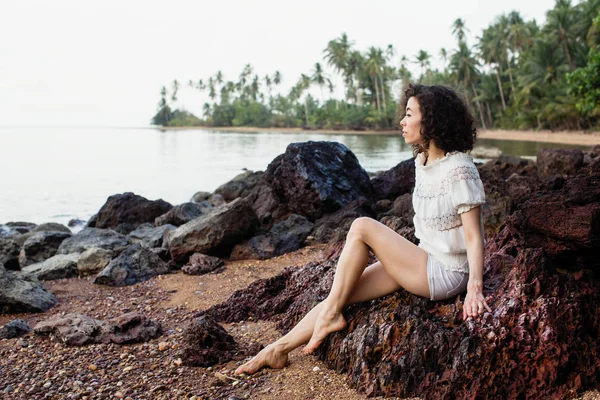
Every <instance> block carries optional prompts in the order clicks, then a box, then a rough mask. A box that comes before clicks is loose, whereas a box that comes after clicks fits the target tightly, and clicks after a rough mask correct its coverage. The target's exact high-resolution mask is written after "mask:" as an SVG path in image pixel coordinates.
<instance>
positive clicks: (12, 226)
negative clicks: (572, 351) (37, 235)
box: [5, 221, 37, 234]
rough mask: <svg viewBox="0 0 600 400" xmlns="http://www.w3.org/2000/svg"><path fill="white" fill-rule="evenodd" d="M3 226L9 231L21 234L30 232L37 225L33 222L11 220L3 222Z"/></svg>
mask: <svg viewBox="0 0 600 400" xmlns="http://www.w3.org/2000/svg"><path fill="white" fill-rule="evenodd" d="M5 226H6V227H7V228H8V229H9V230H10V231H11V232H17V233H20V234H23V233H27V232H30V231H31V230H32V229H33V228H35V227H36V226H37V225H36V224H34V223H33V222H23V221H16V222H14V221H13V222H7V223H6V224H5Z"/></svg>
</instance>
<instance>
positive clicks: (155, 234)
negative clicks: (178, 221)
mask: <svg viewBox="0 0 600 400" xmlns="http://www.w3.org/2000/svg"><path fill="white" fill-rule="evenodd" d="M175 228H177V227H176V226H174V225H171V224H167V225H160V226H156V227H155V226H153V225H152V224H149V223H145V224H142V225H140V226H138V227H137V229H136V230H134V231H133V232H130V233H129V235H128V236H129V237H130V238H131V239H132V241H133V242H135V243H140V244H141V245H142V246H144V247H148V248H149V249H151V248H154V247H162V246H163V240H164V237H165V236H166V233H167V232H169V231H172V230H173V229H175Z"/></svg>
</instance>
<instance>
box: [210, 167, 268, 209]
mask: <svg viewBox="0 0 600 400" xmlns="http://www.w3.org/2000/svg"><path fill="white" fill-rule="evenodd" d="M263 175H264V172H262V171H257V172H252V171H245V172H243V173H241V174H239V175H237V176H236V177H235V178H233V179H232V180H230V181H229V182H227V183H225V184H223V185H221V186H219V187H218V188H217V190H215V193H216V194H220V195H221V196H223V199H224V200H225V201H226V202H228V203H229V202H230V201H233V200H235V199H237V198H238V197H246V196H247V195H248V194H249V193H250V192H251V191H252V189H253V188H254V187H255V186H256V185H257V184H259V183H260V182H262V179H263Z"/></svg>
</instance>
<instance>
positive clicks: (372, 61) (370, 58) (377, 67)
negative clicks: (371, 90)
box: [365, 46, 387, 111]
mask: <svg viewBox="0 0 600 400" xmlns="http://www.w3.org/2000/svg"><path fill="white" fill-rule="evenodd" d="M365 67H366V72H367V73H368V74H369V75H370V76H371V79H372V80H373V82H374V85H375V94H376V95H377V97H378V98H379V93H381V104H383V110H384V111H385V110H386V109H387V106H386V94H385V92H386V91H385V85H384V83H383V73H382V71H383V69H384V67H385V57H384V56H383V51H382V50H381V49H380V48H376V47H373V46H371V47H369V53H368V55H367V62H366V64H365ZM377 78H379V82H380V84H381V92H380V91H379V88H378V87H377Z"/></svg>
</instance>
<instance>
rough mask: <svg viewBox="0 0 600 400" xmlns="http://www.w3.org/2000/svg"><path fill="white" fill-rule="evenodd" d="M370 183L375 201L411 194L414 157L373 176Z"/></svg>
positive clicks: (413, 176)
mask: <svg viewBox="0 0 600 400" xmlns="http://www.w3.org/2000/svg"><path fill="white" fill-rule="evenodd" d="M371 183H372V184H373V189H374V191H375V197H376V198H377V199H389V200H393V199H395V198H396V197H398V196H401V195H403V194H406V193H411V192H412V191H413V188H414V187H415V159H414V157H413V158H411V159H409V160H405V161H402V162H401V163H399V164H398V165H396V166H395V167H394V168H392V169H390V170H388V171H385V172H382V173H380V174H379V175H377V176H375V177H374V178H373V179H371Z"/></svg>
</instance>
